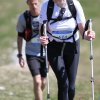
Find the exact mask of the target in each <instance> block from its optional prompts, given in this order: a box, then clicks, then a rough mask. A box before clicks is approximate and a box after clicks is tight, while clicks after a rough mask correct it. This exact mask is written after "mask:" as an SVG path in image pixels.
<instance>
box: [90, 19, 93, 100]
mask: <svg viewBox="0 0 100 100" xmlns="http://www.w3.org/2000/svg"><path fill="white" fill-rule="evenodd" d="M89 30H92V20H91V19H90V20H89ZM90 62H91V83H92V100H94V77H93V44H92V38H91V39H90Z"/></svg>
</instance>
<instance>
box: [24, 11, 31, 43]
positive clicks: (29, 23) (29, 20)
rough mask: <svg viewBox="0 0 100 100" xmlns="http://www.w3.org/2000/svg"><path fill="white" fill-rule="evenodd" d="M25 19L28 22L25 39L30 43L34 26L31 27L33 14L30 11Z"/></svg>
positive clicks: (26, 12) (25, 14)
mask: <svg viewBox="0 0 100 100" xmlns="http://www.w3.org/2000/svg"><path fill="white" fill-rule="evenodd" d="M24 18H25V22H26V29H25V30H24V36H23V37H24V39H25V40H26V41H29V40H30V39H31V37H32V26H31V14H30V12H29V11H28V10H26V11H25V12H24Z"/></svg>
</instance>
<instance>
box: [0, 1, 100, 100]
mask: <svg viewBox="0 0 100 100" xmlns="http://www.w3.org/2000/svg"><path fill="white" fill-rule="evenodd" d="M80 2H81V4H82V6H83V9H84V12H85V15H86V18H87V19H89V18H92V19H93V29H94V30H95V32H96V39H95V40H94V41H93V51H94V52H93V53H94V79H95V100H98V99H99V97H100V76H99V73H100V67H99V66H100V61H99V60H100V55H99V52H100V44H99V40H100V39H99V38H100V34H99V32H100V28H99V23H100V19H99V18H100V13H99V12H98V9H99V4H100V0H96V1H94V0H80ZM26 7H27V6H26V3H25V2H24V0H20V1H19V0H12V1H11V0H7V1H5V0H1V1H0V12H1V14H0V65H1V66H0V100H32V98H33V97H34V96H33V83H32V78H31V75H30V72H29V70H28V69H27V68H26V69H24V70H22V69H21V68H20V67H19V66H18V65H16V64H15V63H13V62H12V59H10V57H11V55H12V53H14V52H15V51H14V50H16V35H17V33H16V22H17V18H18V15H19V14H20V13H21V12H23V11H24V9H25V8H26ZM89 46H90V44H89V42H88V41H84V40H81V56H80V63H79V70H78V73H77V80H76V96H75V100H92V95H91V94H92V93H91V88H92V87H91V82H90V77H91V66H90V60H89V55H90V48H89ZM14 59H15V60H16V59H17V58H16V55H15V54H14ZM10 63H13V64H12V65H8V66H7V64H10ZM3 87H4V88H5V89H4V90H3V89H2V88H3ZM46 94H47V90H46V89H45V91H44V100H46ZM50 94H51V100H57V86H56V79H55V76H54V74H53V73H52V71H50Z"/></svg>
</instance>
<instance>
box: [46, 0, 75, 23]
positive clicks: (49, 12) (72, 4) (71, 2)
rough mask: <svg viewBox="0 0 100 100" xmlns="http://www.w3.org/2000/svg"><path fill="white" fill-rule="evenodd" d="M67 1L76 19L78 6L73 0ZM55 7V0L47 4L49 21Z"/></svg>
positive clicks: (50, 0)
mask: <svg viewBox="0 0 100 100" xmlns="http://www.w3.org/2000/svg"><path fill="white" fill-rule="evenodd" d="M67 3H68V7H69V10H70V12H71V14H72V16H73V17H74V19H76V8H75V5H74V3H73V0H67ZM53 9H54V2H53V0H49V1H48V5H47V19H48V21H50V19H51V17H52V14H53Z"/></svg>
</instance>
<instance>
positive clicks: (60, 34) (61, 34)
mask: <svg viewBox="0 0 100 100" xmlns="http://www.w3.org/2000/svg"><path fill="white" fill-rule="evenodd" d="M72 35H73V31H72V30H69V31H68V30H63V31H52V36H54V37H56V38H59V39H67V38H69V37H70V36H72Z"/></svg>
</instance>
